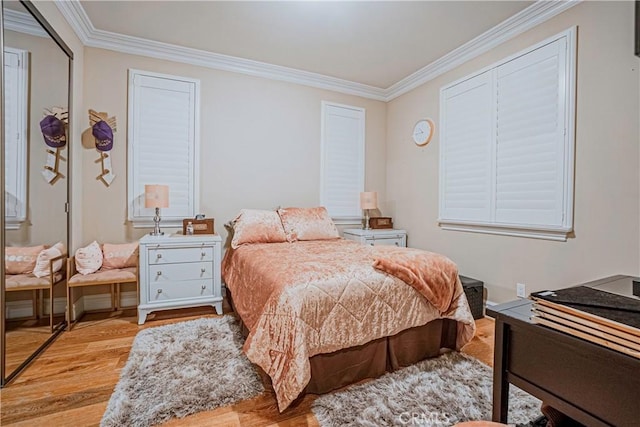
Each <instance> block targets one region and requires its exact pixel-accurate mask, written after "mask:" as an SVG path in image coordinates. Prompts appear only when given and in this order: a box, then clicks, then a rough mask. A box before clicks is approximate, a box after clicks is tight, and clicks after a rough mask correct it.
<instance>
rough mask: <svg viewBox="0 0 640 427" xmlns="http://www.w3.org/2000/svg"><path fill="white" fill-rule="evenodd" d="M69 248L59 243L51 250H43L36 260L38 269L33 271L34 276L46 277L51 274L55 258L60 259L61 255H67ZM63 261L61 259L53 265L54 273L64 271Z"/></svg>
mask: <svg viewBox="0 0 640 427" xmlns="http://www.w3.org/2000/svg"><path fill="white" fill-rule="evenodd" d="M66 253H67V248H66V247H65V246H64V243H62V242H58V243H56V244H55V245H53V246H52V247H50V248H49V249H43V250H42V251H40V253H39V254H38V258H37V259H36V267H35V268H34V269H33V275H34V276H36V277H45V276H48V275H49V273H50V271H49V270H50V268H49V266H50V262H49V261H51V260H52V259H53V258H55V257H59V256H60V255H63V254H66ZM63 262H64V260H63V259H59V260H57V261H55V262H54V263H53V272H54V273H56V272H58V271H60V270H62V263H63Z"/></svg>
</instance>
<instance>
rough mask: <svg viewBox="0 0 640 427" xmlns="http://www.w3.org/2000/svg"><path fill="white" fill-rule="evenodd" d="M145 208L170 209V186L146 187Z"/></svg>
mask: <svg viewBox="0 0 640 427" xmlns="http://www.w3.org/2000/svg"><path fill="white" fill-rule="evenodd" d="M144 207H145V208H168V207H169V186H168V185H145V186H144Z"/></svg>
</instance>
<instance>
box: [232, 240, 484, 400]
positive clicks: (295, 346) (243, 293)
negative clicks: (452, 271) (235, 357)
mask: <svg viewBox="0 0 640 427" xmlns="http://www.w3.org/2000/svg"><path fill="white" fill-rule="evenodd" d="M386 250H388V249H386ZM384 251H385V249H384V247H375V246H366V245H361V244H359V243H356V242H352V241H347V240H343V239H338V240H325V241H308V242H296V243H264V244H252V245H243V246H240V247H239V248H238V249H236V250H233V251H232V252H229V251H228V252H227V254H226V255H225V259H224V262H223V272H222V274H223V279H224V281H225V283H226V285H227V287H228V288H229V289H230V290H231V293H232V295H233V300H234V304H235V307H236V309H237V311H238V314H239V315H240V317H241V318H242V320H243V322H244V323H245V325H246V326H247V328H249V331H250V333H249V336H248V338H247V341H246V342H245V344H244V351H245V353H246V354H247V356H248V357H249V360H251V361H252V362H253V363H255V364H257V365H259V366H260V367H261V368H262V369H263V370H264V371H265V372H266V373H267V374H268V375H269V376H270V377H271V380H272V384H273V388H274V390H275V393H276V397H277V400H278V408H279V409H280V411H283V410H284V409H286V408H287V407H288V406H289V404H290V403H291V402H292V401H293V400H294V399H295V398H296V397H297V396H298V395H299V394H300V393H301V392H302V390H303V389H304V388H305V386H306V385H307V383H308V382H309V379H310V377H311V369H310V365H309V358H310V357H312V356H314V355H316V354H321V353H331V352H333V351H336V350H340V349H343V348H348V347H353V346H358V345H362V344H365V343H367V342H369V341H372V340H375V339H378V338H382V337H385V336H391V335H394V334H396V333H398V332H400V331H403V330H405V329H408V328H411V327H414V326H421V325H424V324H426V323H428V322H430V321H431V320H434V319H437V318H449V319H454V320H457V321H458V328H457V340H456V348H457V349H460V348H461V347H462V346H463V345H465V344H466V343H467V342H468V341H469V340H471V338H473V334H474V332H475V323H474V320H473V316H472V314H471V311H470V310H469V305H468V303H467V300H466V298H465V297H464V292H463V291H462V285H461V283H460V281H459V279H458V278H457V276H456V278H455V281H456V283H455V284H454V285H453V286H454V288H455V298H454V299H453V301H452V303H451V304H450V306H449V307H448V309H447V310H446V311H444V312H440V311H439V310H438V309H437V308H436V307H434V306H433V305H432V304H431V303H429V302H428V301H427V300H426V299H425V298H424V297H423V296H422V295H421V294H420V293H419V292H417V291H416V290H415V289H414V288H413V287H411V286H409V285H407V284H406V283H404V282H403V281H402V280H400V279H398V278H396V277H394V276H391V275H389V274H386V273H384V272H381V271H378V270H376V269H375V268H373V266H372V265H373V261H374V258H376V257H377V256H378V255H379V254H380V253H381V252H384Z"/></svg>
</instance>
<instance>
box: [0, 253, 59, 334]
mask: <svg viewBox="0 0 640 427" xmlns="http://www.w3.org/2000/svg"><path fill="white" fill-rule="evenodd" d="M66 257H67V255H66V254H63V255H59V256H56V257H55V258H51V259H50V260H49V273H48V274H47V275H46V276H44V277H37V276H35V275H34V274H33V273H28V274H6V273H5V276H4V278H5V291H6V292H18V291H32V292H33V315H34V317H35V318H36V319H38V318H40V317H41V315H42V313H40V310H39V307H40V304H39V303H38V301H39V300H40V299H41V297H40V296H39V295H40V294H41V293H42V291H44V290H49V303H50V304H49V325H50V328H51V332H52V333H53V289H54V288H55V287H56V286H57V285H64V282H65V278H66V268H65V267H66V264H65V262H64V260H65V258H66ZM56 261H57V262H61V263H62V265H63V267H62V269H60V270H59V271H55V268H54V263H55V262H56Z"/></svg>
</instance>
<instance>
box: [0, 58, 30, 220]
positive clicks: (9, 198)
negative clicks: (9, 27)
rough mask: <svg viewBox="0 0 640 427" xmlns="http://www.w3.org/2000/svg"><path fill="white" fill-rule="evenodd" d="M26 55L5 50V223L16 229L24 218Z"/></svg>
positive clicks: (25, 199)
mask: <svg viewBox="0 0 640 427" xmlns="http://www.w3.org/2000/svg"><path fill="white" fill-rule="evenodd" d="M28 58H29V53H28V52H27V51H24V50H19V49H13V48H9V47H6V48H5V49H4V102H5V109H4V118H3V121H4V129H5V151H4V154H5V175H4V178H5V181H4V182H5V221H6V222H7V224H6V226H7V228H10V229H17V228H18V226H19V223H20V222H22V221H24V220H25V219H26V216H27V176H26V169H27V142H26V136H27V79H28V75H29V68H28V67H29V63H28Z"/></svg>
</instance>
